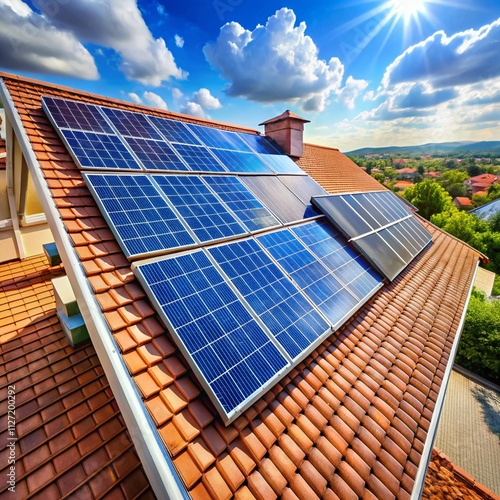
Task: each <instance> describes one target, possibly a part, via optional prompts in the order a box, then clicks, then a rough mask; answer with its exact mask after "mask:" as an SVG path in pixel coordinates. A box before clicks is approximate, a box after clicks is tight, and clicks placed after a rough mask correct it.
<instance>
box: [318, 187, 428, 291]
mask: <svg viewBox="0 0 500 500" xmlns="http://www.w3.org/2000/svg"><path fill="white" fill-rule="evenodd" d="M312 202H313V204H314V205H315V206H316V207H318V208H319V209H320V210H321V211H322V212H323V213H324V214H325V215H326V216H327V217H328V219H329V220H330V221H331V222H332V223H333V224H334V225H335V226H336V227H338V228H339V230H340V231H341V232H342V233H343V234H344V235H345V236H346V237H347V238H348V239H349V240H350V241H351V242H352V244H353V245H354V246H355V247H356V248H357V249H358V250H359V251H360V252H361V254H362V255H363V256H364V257H365V258H366V259H367V260H368V261H369V262H370V263H371V264H372V265H373V266H374V267H375V268H376V269H377V270H378V271H379V272H381V273H382V274H383V275H384V276H385V277H386V278H387V279H389V280H391V281H392V280H393V279H394V278H395V277H396V276H397V275H398V274H399V273H400V272H401V271H402V270H403V269H404V268H405V267H406V266H407V265H408V264H409V263H410V262H411V261H412V260H413V259H414V258H415V256H416V255H418V254H419V253H420V252H421V251H422V250H423V249H424V248H425V247H426V246H427V245H428V244H429V243H430V241H431V239H432V237H431V234H430V233H429V232H428V231H427V230H426V229H425V228H424V227H423V226H422V225H421V224H420V223H419V222H418V221H417V220H416V219H415V216H414V215H413V214H412V213H411V212H410V211H409V209H408V207H407V206H406V205H405V204H404V203H403V202H402V201H400V200H399V199H398V197H397V196H396V195H395V194H394V193H392V192H391V191H379V192H371V193H356V194H349V195H331V196H320V197H313V198H312Z"/></svg>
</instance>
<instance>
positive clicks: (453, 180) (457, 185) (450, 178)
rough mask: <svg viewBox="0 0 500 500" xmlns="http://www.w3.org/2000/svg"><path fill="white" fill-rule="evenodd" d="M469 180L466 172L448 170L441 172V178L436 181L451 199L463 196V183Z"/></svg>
mask: <svg viewBox="0 0 500 500" xmlns="http://www.w3.org/2000/svg"><path fill="white" fill-rule="evenodd" d="M468 178H469V176H468V174H467V172H463V171H461V170H448V171H446V172H443V175H442V176H441V178H440V179H439V180H438V181H437V182H438V183H439V184H440V185H441V186H443V187H444V188H445V189H446V191H448V194H449V195H450V196H451V197H452V198H456V197H457V196H465V186H464V181H466V180H467V179H468Z"/></svg>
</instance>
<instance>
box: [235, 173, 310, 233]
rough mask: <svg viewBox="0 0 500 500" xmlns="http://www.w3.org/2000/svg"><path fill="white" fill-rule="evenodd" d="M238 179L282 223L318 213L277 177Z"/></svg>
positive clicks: (245, 177)
mask: <svg viewBox="0 0 500 500" xmlns="http://www.w3.org/2000/svg"><path fill="white" fill-rule="evenodd" d="M240 180H241V182H243V184H245V186H247V187H248V189H249V190H250V191H251V192H252V193H253V194H254V195H255V196H256V197H257V198H258V199H259V200H260V201H261V202H262V203H263V204H264V206H265V207H267V208H268V209H269V210H270V211H271V212H272V213H273V214H274V215H276V217H278V219H279V220H280V221H281V222H283V223H284V224H286V223H288V222H295V221H299V220H302V219H307V218H309V217H316V216H318V215H319V213H318V212H316V210H315V209H314V208H313V207H312V206H311V205H306V204H305V203H302V202H301V201H300V200H299V198H297V197H296V196H295V195H294V194H293V193H292V192H291V191H290V190H289V189H288V188H287V187H286V186H285V185H284V184H283V183H282V182H281V181H280V180H279V178H278V177H275V176H265V175H256V176H244V177H243V176H242V177H240Z"/></svg>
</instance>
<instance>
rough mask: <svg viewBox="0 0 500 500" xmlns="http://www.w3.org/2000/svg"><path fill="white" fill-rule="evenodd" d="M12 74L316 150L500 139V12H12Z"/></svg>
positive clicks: (336, 8) (118, 8) (2, 4)
mask: <svg viewBox="0 0 500 500" xmlns="http://www.w3.org/2000/svg"><path fill="white" fill-rule="evenodd" d="M0 47H1V50H0V70H2V71H6V72H9V73H16V74H19V75H23V76H28V77H32V78H36V79H40V80H44V81H48V82H53V83H57V84H62V85H66V86H70V87H73V88H77V89H82V90H86V91H89V92H93V93H97V94H102V95H105V96H109V97H114V98H118V99H123V100H127V101H132V102H136V103H141V104H144V105H147V106H153V107H156V108H163V109H169V110H171V111H176V112H182V113H187V114H191V115H196V116H202V117H206V118H210V119H213V120H218V121H224V122H229V123H235V124H238V125H244V126H248V127H252V128H254V129H257V130H261V131H263V128H262V127H259V126H258V125H259V123H261V122H263V121H265V120H267V119H269V118H272V117H274V116H276V115H279V114H281V113H282V112H283V111H285V110H286V109H290V110H291V111H293V112H295V113H297V114H299V115H300V116H302V117H304V118H306V119H308V120H310V123H308V124H306V125H305V141H306V142H312V143H316V144H322V145H325V146H331V147H336V148H339V149H340V150H341V151H350V150H353V149H357V148H361V147H376V146H393V145H396V146H404V145H417V144H425V143H430V142H447V141H488V140H500V2H498V0H474V2H472V1H469V0H351V1H347V0H340V1H332V0H315V1H314V2H304V1H303V0H289V1H286V2H284V1H278V0H267V1H266V2H256V1H255V0H253V1H251V0H205V1H194V0H181V1H179V0H155V1H153V2H145V1H142V0H35V1H32V2H31V1H23V0H0Z"/></svg>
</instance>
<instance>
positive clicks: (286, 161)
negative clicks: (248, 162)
mask: <svg viewBox="0 0 500 500" xmlns="http://www.w3.org/2000/svg"><path fill="white" fill-rule="evenodd" d="M259 156H260V157H261V158H262V159H263V160H264V161H265V162H266V163H267V164H268V165H269V166H270V167H271V168H272V169H273V170H274V172H276V173H277V174H300V175H304V176H305V175H306V174H305V172H304V171H303V170H302V169H301V168H300V167H299V166H298V165H297V164H296V163H295V162H293V161H292V160H291V159H290V158H289V157H288V156H286V155H264V154H261V155H259Z"/></svg>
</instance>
